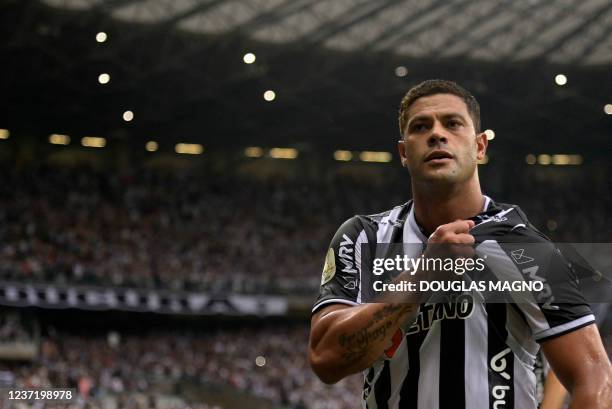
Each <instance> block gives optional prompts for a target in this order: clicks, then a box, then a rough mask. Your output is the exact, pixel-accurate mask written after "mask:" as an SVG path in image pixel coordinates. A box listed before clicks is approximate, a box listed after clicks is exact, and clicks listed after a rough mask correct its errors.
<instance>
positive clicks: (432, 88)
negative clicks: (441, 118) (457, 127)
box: [399, 79, 480, 137]
mask: <svg viewBox="0 0 612 409" xmlns="http://www.w3.org/2000/svg"><path fill="white" fill-rule="evenodd" d="M434 94H452V95H456V96H458V97H459V98H461V99H462V100H463V102H465V105H466V106H467V109H468V112H469V113H470V116H471V117H472V121H473V122H474V130H475V131H476V133H480V105H479V104H478V101H476V98H474V96H473V95H472V94H470V93H469V91H467V90H466V89H465V88H463V87H462V86H460V85H459V84H457V83H455V82H453V81H448V80H438V79H436V80H427V81H423V82H421V83H420V84H419V85H416V86H414V87H412V88H410V90H409V91H408V92H407V93H406V95H404V98H402V102H401V104H400V108H399V130H400V135H402V137H403V136H404V130H405V129H406V124H407V123H408V109H409V108H410V107H411V106H412V104H414V102H415V101H416V100H417V99H419V98H421V97H426V96H429V95H434Z"/></svg>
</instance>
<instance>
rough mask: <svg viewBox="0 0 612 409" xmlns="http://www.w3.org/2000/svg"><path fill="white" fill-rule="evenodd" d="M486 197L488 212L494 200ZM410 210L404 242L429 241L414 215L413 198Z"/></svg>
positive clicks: (484, 206)
mask: <svg viewBox="0 0 612 409" xmlns="http://www.w3.org/2000/svg"><path fill="white" fill-rule="evenodd" d="M483 197H484V199H485V200H484V205H483V206H482V210H481V213H482V212H486V211H487V209H488V208H489V206H490V205H491V203H492V202H493V201H492V200H491V198H490V197H489V196H487V195H483ZM409 206H410V211H409V212H408V217H407V218H406V223H404V234H403V241H404V243H425V242H427V237H426V236H425V234H424V233H423V229H421V226H419V224H418V223H417V221H416V218H415V217H414V202H413V201H412V200H411V201H410V203H409Z"/></svg>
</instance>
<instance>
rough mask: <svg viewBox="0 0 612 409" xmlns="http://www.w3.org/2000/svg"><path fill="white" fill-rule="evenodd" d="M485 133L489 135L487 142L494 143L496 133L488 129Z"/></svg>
mask: <svg viewBox="0 0 612 409" xmlns="http://www.w3.org/2000/svg"><path fill="white" fill-rule="evenodd" d="M484 133H485V134H486V135H487V140H489V141H492V140H493V139H495V132H494V131H493V130H492V129H487V130H486V131H484Z"/></svg>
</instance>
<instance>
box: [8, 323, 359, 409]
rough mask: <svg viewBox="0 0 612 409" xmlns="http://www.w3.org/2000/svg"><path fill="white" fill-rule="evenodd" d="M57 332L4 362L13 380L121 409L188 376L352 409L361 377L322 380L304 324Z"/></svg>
mask: <svg viewBox="0 0 612 409" xmlns="http://www.w3.org/2000/svg"><path fill="white" fill-rule="evenodd" d="M50 334H51V335H50V336H47V337H45V338H44V339H43V341H42V343H41V348H40V356H39V358H38V360H37V361H35V362H33V363H31V364H24V363H19V364H10V363H2V362H1V361H0V379H4V383H5V385H6V386H14V387H64V388H66V387H72V388H76V389H77V391H78V393H79V396H80V402H81V403H83V404H85V403H87V404H90V405H94V406H90V407H92V408H93V407H96V406H95V405H99V403H100V402H102V401H104V400H105V399H106V398H108V397H118V400H119V406H118V409H119V408H124V409H139V408H144V409H149V406H146V405H147V404H148V403H147V401H146V400H145V401H143V399H142V397H143V396H144V397H147V396H149V397H150V396H153V395H154V394H156V393H157V392H156V391H157V390H159V389H160V385H165V386H166V388H165V389H168V385H178V384H179V383H180V382H185V381H188V382H195V383H199V384H205V385H209V386H211V385H212V386H221V387H222V386H225V387H231V388H232V389H237V390H239V391H243V392H246V393H249V394H250V395H254V396H257V397H260V398H264V399H266V400H268V401H270V402H272V403H274V404H275V407H282V408H292V409H293V408H295V409H345V408H346V409H348V408H352V407H354V402H355V399H356V397H357V396H359V393H360V387H361V385H360V383H361V381H362V378H361V377H360V376H358V375H357V376H354V377H351V378H348V379H346V380H344V381H342V382H341V383H339V384H337V385H334V386H326V385H324V384H323V383H321V382H320V381H319V380H318V379H316V377H315V375H314V374H313V373H312V371H311V370H310V368H309V366H308V363H307V361H306V343H305V342H304V340H305V339H307V338H308V329H307V328H306V327H305V326H299V327H278V326H277V327H268V328H263V329H260V328H258V329H257V330H254V329H253V328H251V329H247V328H243V329H240V330H236V329H229V330H228V329H226V330H215V331H207V332H206V333H199V334H198V333H194V332H192V333H188V332H172V331H164V332H159V331H158V332H149V333H138V334H136V333H133V334H131V335H130V334H119V333H117V332H110V333H108V334H105V335H91V334H70V333H65V332H57V331H53V330H52V331H51V332H50ZM162 389H163V388H162ZM171 390H176V386H175V387H174V389H172V388H171ZM134 396H139V397H140V398H139V399H136V398H134ZM75 403H77V402H75ZM192 408H194V409H196V408H197V409H200V408H205V406H192ZM181 409H183V407H181Z"/></svg>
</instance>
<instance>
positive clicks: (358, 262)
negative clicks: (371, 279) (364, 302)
mask: <svg viewBox="0 0 612 409" xmlns="http://www.w3.org/2000/svg"><path fill="white" fill-rule="evenodd" d="M367 242H368V236H367V234H366V232H365V230H361V233H359V236H358V237H357V240H355V265H356V266H357V271H359V292H358V293H357V303H358V304H361V282H362V276H361V245H362V244H364V243H367Z"/></svg>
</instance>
